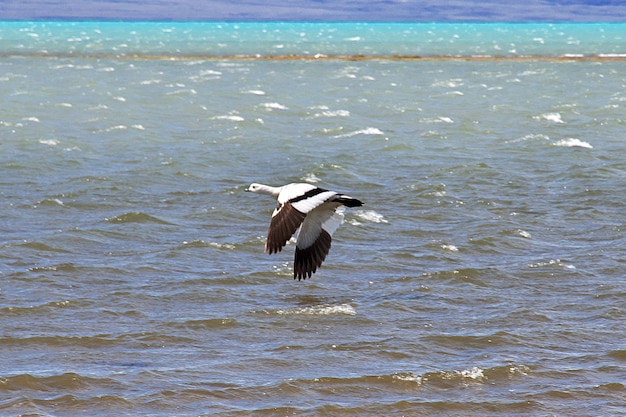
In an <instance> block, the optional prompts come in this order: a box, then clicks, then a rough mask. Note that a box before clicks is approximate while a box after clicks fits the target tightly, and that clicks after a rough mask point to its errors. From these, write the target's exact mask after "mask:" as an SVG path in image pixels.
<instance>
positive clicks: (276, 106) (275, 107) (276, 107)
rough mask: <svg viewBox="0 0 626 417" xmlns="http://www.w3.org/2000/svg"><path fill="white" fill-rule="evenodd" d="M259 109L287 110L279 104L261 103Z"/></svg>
mask: <svg viewBox="0 0 626 417" xmlns="http://www.w3.org/2000/svg"><path fill="white" fill-rule="evenodd" d="M261 107H264V108H266V109H268V110H287V109H288V108H287V106H283V105H282V104H280V103H263V104H261Z"/></svg>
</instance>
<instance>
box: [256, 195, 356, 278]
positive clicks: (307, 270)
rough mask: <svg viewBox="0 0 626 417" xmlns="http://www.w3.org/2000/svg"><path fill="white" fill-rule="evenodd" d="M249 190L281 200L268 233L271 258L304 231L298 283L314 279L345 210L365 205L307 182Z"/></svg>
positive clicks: (299, 247) (267, 249)
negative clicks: (294, 236) (313, 276)
mask: <svg viewBox="0 0 626 417" xmlns="http://www.w3.org/2000/svg"><path fill="white" fill-rule="evenodd" d="M246 191H250V192H253V193H257V194H266V195H271V196H273V197H275V198H276V199H278V206H277V207H276V209H275V210H274V213H273V214H272V220H271V221H270V228H269V231H268V233H267V241H266V243H265V252H267V253H269V254H270V255H271V254H272V253H278V252H280V251H281V250H282V249H283V247H284V246H285V244H287V241H288V240H289V239H290V238H291V236H292V235H293V234H294V233H295V232H296V230H298V228H300V232H299V233H298V239H297V241H296V254H295V259H294V263H293V279H296V278H297V279H298V281H300V280H302V279H306V278H307V277H308V278H311V275H313V273H315V271H316V270H317V268H319V267H320V266H321V265H322V262H323V261H324V259H326V255H328V251H329V250H330V242H331V240H332V239H331V237H332V235H333V233H334V232H335V230H337V228H338V227H339V225H340V224H341V223H342V222H343V212H344V210H345V207H360V206H362V205H363V203H362V202H361V201H360V200H357V199H356V198H352V197H350V196H347V195H345V194H341V193H338V192H336V191H329V190H325V189H323V188H319V187H316V186H314V185H312V184H307V183H293V184H287V185H283V186H282V187H272V186H269V185H264V184H257V183H253V184H251V185H250V187H248V188H246Z"/></svg>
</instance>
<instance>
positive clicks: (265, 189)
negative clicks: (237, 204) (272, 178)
mask: <svg viewBox="0 0 626 417" xmlns="http://www.w3.org/2000/svg"><path fill="white" fill-rule="evenodd" d="M282 189H283V187H272V186H271V185H265V184H258V183H254V184H252V185H250V188H248V191H251V192H253V193H257V194H266V195H271V196H273V197H276V198H278V194H280V191H281V190H282Z"/></svg>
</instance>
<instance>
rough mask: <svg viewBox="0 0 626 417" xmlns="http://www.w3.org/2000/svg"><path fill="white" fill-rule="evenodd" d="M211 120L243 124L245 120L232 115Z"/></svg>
mask: <svg viewBox="0 0 626 417" xmlns="http://www.w3.org/2000/svg"><path fill="white" fill-rule="evenodd" d="M211 120H230V121H231V122H243V121H244V120H245V119H244V118H243V117H241V116H237V115H234V114H227V115H223V116H215V117H212V118H211Z"/></svg>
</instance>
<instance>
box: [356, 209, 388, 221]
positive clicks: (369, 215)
mask: <svg viewBox="0 0 626 417" xmlns="http://www.w3.org/2000/svg"><path fill="white" fill-rule="evenodd" d="M355 214H356V216H357V217H358V218H359V219H361V220H365V221H366V222H371V223H388V221H387V219H385V217H384V216H383V215H382V214H380V213H377V212H376V211H374V210H359V211H357V212H356V213H355Z"/></svg>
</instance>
